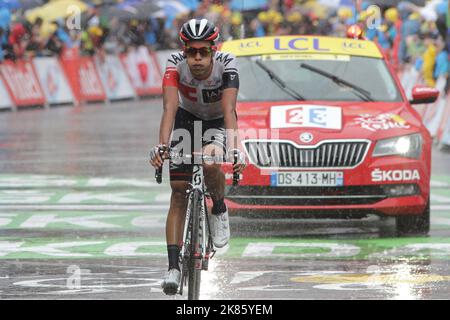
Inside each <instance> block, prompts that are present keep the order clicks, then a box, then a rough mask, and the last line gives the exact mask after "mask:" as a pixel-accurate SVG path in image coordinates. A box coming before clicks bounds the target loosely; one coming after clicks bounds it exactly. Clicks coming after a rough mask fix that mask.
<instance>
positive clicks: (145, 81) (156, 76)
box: [120, 46, 162, 96]
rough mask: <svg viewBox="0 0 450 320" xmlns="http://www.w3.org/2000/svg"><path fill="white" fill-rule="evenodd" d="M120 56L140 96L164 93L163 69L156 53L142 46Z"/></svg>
mask: <svg viewBox="0 0 450 320" xmlns="http://www.w3.org/2000/svg"><path fill="white" fill-rule="evenodd" d="M120 58H121V60H122V63H123V65H124V67H125V70H126V72H127V75H128V78H129V79H130V81H131V85H132V86H133V88H134V90H135V92H136V94H137V95H138V96H147V95H159V94H162V87H161V86H162V75H161V69H160V67H159V64H158V60H157V58H156V56H155V54H153V53H150V52H149V51H148V49H147V48H146V47H143V46H141V47H138V48H132V49H130V51H129V52H128V53H126V54H124V55H122V56H121V57H120Z"/></svg>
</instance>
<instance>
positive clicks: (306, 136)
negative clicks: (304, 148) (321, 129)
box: [300, 132, 314, 143]
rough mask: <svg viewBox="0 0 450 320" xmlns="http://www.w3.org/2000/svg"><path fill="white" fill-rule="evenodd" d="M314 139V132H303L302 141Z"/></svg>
mask: <svg viewBox="0 0 450 320" xmlns="http://www.w3.org/2000/svg"><path fill="white" fill-rule="evenodd" d="M313 139H314V137H313V135H312V133H309V132H303V133H302V134H301V135H300V141H301V142H305V143H308V142H311V141H312V140H313Z"/></svg>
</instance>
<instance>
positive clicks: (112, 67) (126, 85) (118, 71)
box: [95, 55, 135, 100]
mask: <svg viewBox="0 0 450 320" xmlns="http://www.w3.org/2000/svg"><path fill="white" fill-rule="evenodd" d="M95 63H96V65H97V70H98V73H99V75H100V79H101V80H102V83H103V87H104V88H105V92H106V96H107V98H108V99H109V100H117V99H127V98H133V97H134V96H135V92H134V89H133V87H132V86H131V83H130V80H129V79H128V76H127V74H126V72H125V70H124V68H123V66H122V63H121V62H120V59H119V58H118V57H117V56H114V55H107V56H106V57H105V59H104V61H101V60H100V59H95Z"/></svg>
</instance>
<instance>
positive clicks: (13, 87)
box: [0, 60, 46, 107]
mask: <svg viewBox="0 0 450 320" xmlns="http://www.w3.org/2000/svg"><path fill="white" fill-rule="evenodd" d="M0 74H1V77H2V79H3V81H4V83H5V86H6V89H7V91H8V93H9V94H10V97H11V99H12V101H13V103H14V104H15V105H16V106H18V107H20V106H33V105H44V104H45V103H46V100H45V95H44V91H43V90H42V88H41V85H40V84H39V80H38V77H37V75H36V72H35V70H34V68H33V63H32V62H31V61H29V60H26V61H24V60H18V61H16V62H12V61H9V60H6V61H3V63H2V64H0Z"/></svg>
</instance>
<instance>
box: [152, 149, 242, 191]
mask: <svg viewBox="0 0 450 320" xmlns="http://www.w3.org/2000/svg"><path fill="white" fill-rule="evenodd" d="M166 151H167V152H169V157H168V158H166V159H174V158H177V159H180V158H181V159H192V158H194V159H195V157H197V156H199V154H198V153H192V154H190V155H183V156H179V155H170V148H168V147H164V148H159V150H158V153H159V155H160V156H161V158H163V155H164V153H165V152H166ZM201 158H202V159H203V161H216V160H223V156H221V157H213V156H209V155H201ZM237 161H238V154H237V153H234V155H233V165H235V164H236V163H237ZM162 170H163V168H162V166H161V167H159V168H158V169H156V170H155V179H156V183H158V184H161V182H162ZM239 179H240V175H239V173H237V172H234V170H233V186H237V185H238V184H239Z"/></svg>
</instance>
